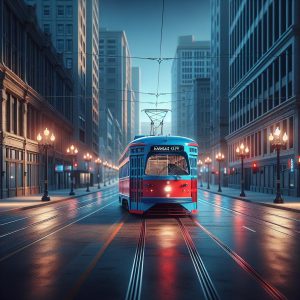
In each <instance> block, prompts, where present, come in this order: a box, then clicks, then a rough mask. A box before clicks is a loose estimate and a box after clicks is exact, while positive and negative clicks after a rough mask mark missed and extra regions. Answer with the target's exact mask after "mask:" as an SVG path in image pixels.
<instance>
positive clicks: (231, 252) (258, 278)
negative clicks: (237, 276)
mask: <svg viewBox="0 0 300 300" xmlns="http://www.w3.org/2000/svg"><path fill="white" fill-rule="evenodd" d="M190 219H191V220H192V222H193V223H194V224H195V225H196V226H197V227H198V228H200V229H201V230H202V231H203V232H204V233H206V234H207V235H208V236H209V237H210V238H211V239H212V240H213V241H214V242H215V243H216V244H217V245H218V246H219V247H220V248H221V249H222V250H224V252H225V253H226V254H227V255H229V256H230V257H231V258H232V259H233V260H234V261H235V262H236V263H237V264H238V266H239V267H241V268H242V269H243V270H244V271H245V272H247V273H248V274H249V275H251V276H252V277H253V278H255V280H256V281H257V282H258V283H259V284H260V285H261V286H262V287H263V288H264V290H265V291H266V292H267V293H268V294H269V295H270V296H271V297H272V298H273V299H277V300H287V298H286V297H285V296H284V295H283V294H282V293H281V292H280V291H279V290H278V289H276V288H275V287H273V286H272V285H271V284H270V283H269V282H268V281H267V280H265V279H264V278H263V277H262V276H261V275H260V274H259V272H258V271H256V270H255V269H254V268H253V267H252V266H251V265H250V264H249V263H248V262H247V261H246V260H245V259H243V258H242V257H241V256H239V255H238V254H237V253H236V252H235V251H234V250H232V249H231V248H230V247H229V246H227V245H226V244H225V243H223V242H222V241H221V240H220V239H219V238H218V237H216V236H215V235H214V234H213V233H212V232H210V231H209V230H208V229H207V228H206V227H204V226H203V225H201V224H200V223H199V222H198V221H197V220H195V219H193V217H190Z"/></svg>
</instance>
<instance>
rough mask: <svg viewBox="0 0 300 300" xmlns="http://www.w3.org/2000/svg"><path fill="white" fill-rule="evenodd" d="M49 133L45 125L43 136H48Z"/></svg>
mask: <svg viewBox="0 0 300 300" xmlns="http://www.w3.org/2000/svg"><path fill="white" fill-rule="evenodd" d="M49 134H50V131H49V130H48V128H47V127H46V129H45V130H44V135H45V137H48V135H49Z"/></svg>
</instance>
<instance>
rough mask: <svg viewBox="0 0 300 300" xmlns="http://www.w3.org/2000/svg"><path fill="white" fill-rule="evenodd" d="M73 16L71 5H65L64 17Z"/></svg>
mask: <svg viewBox="0 0 300 300" xmlns="http://www.w3.org/2000/svg"><path fill="white" fill-rule="evenodd" d="M72 15H73V8H72V5H67V6H66V16H67V17H72Z"/></svg>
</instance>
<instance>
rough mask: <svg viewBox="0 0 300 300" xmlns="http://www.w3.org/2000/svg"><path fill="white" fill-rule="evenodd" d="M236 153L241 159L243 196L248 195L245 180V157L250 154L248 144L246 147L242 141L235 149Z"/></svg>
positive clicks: (241, 194)
mask: <svg viewBox="0 0 300 300" xmlns="http://www.w3.org/2000/svg"><path fill="white" fill-rule="evenodd" d="M235 152H236V155H237V156H238V157H239V158H240V159H241V193H240V196H241V197H246V195H245V191H244V190H245V182H244V159H245V157H247V156H248V154H249V148H248V146H246V147H245V145H244V144H243V143H241V145H240V146H238V147H237V148H236V150H235Z"/></svg>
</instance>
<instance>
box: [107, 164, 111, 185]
mask: <svg viewBox="0 0 300 300" xmlns="http://www.w3.org/2000/svg"><path fill="white" fill-rule="evenodd" d="M107 167H108V184H111V164H108V165H107Z"/></svg>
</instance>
